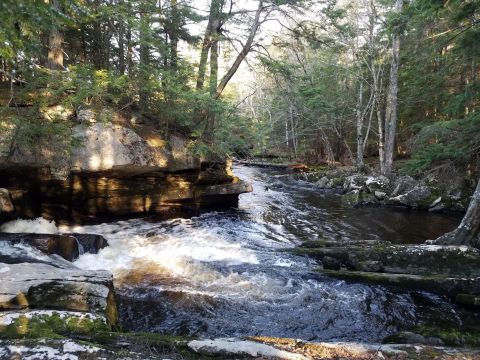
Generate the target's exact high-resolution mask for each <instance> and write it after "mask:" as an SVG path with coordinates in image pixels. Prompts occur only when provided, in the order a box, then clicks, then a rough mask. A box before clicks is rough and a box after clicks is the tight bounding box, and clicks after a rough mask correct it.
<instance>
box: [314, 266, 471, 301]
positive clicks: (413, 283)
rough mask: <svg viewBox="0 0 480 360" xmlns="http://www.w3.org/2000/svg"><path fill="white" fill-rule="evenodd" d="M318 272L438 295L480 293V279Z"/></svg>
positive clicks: (354, 272) (356, 272)
mask: <svg viewBox="0 0 480 360" xmlns="http://www.w3.org/2000/svg"><path fill="white" fill-rule="evenodd" d="M318 271H320V272H321V273H323V274H325V275H328V276H331V277H335V278H338V279H343V280H349V281H361V282H366V283H371V284H378V285H391V286H399V287H402V288H406V289H414V290H426V291H430V292H433V293H437V294H446V295H449V296H452V297H455V296H457V295H458V294H462V293H467V292H469V293H480V277H475V278H460V277H447V276H438V275H432V276H425V275H411V274H392V273H380V272H368V271H348V270H326V269H319V270H318Z"/></svg>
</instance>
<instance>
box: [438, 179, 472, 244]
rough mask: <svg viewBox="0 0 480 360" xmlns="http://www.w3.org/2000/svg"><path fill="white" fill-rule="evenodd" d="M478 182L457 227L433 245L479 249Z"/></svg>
mask: <svg viewBox="0 0 480 360" xmlns="http://www.w3.org/2000/svg"><path fill="white" fill-rule="evenodd" d="M479 235H480V181H479V182H478V183H477V188H476V189H475V192H474V193H473V195H472V199H471V200H470V205H469V206H468V209H467V212H466V213H465V216H464V217H463V219H462V222H461V223H460V225H458V227H457V228H456V229H455V230H453V231H451V232H449V233H446V234H445V235H443V236H440V237H439V238H438V239H436V240H434V241H433V243H435V244H439V245H468V246H473V247H476V248H479V249H480V236H479Z"/></svg>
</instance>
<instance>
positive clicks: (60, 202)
mask: <svg viewBox="0 0 480 360" xmlns="http://www.w3.org/2000/svg"><path fill="white" fill-rule="evenodd" d="M112 117H113V121H110V122H97V115H96V114H95V113H94V112H91V111H89V112H88V113H85V110H84V111H82V112H78V113H77V115H76V119H77V122H76V124H75V125H73V126H72V129H71V133H72V135H71V137H70V138H65V137H61V136H59V135H57V134H49V135H46V136H43V137H39V138H38V139H35V140H36V141H35V142H36V146H35V147H34V148H25V147H22V146H21V145H20V144H17V143H16V141H15V137H14V136H13V134H14V133H15V131H14V129H12V131H11V135H12V136H4V137H2V139H1V140H0V187H1V188H6V189H8V190H9V192H10V195H11V198H12V201H13V205H14V207H15V211H16V215H17V216H20V217H37V216H43V217H45V218H47V219H52V218H55V219H62V220H66V221H70V222H83V221H88V220H94V219H98V218H106V217H112V216H126V215H138V214H150V213H163V212H165V211H169V210H171V209H181V208H198V207H201V206H205V205H229V204H232V203H234V202H235V201H236V200H237V199H238V195H239V194H241V193H244V192H248V191H251V186H250V185H249V184H247V183H245V182H243V181H241V180H240V179H238V178H236V177H235V176H233V175H232V174H231V171H230V167H229V164H228V163H223V164H221V163H214V164H212V163H205V162H202V161H201V160H200V159H199V158H196V157H194V156H192V155H190V154H189V151H188V149H187V145H188V143H187V139H186V138H184V137H182V136H180V135H178V134H175V135H171V136H170V137H169V138H164V137H163V136H161V135H160V134H159V132H158V131H156V130H155V129H154V127H153V126H149V125H145V124H138V119H137V118H136V117H135V116H133V115H125V114H118V113H117V114H112ZM72 139H73V141H74V145H73V147H70V143H71V141H72Z"/></svg>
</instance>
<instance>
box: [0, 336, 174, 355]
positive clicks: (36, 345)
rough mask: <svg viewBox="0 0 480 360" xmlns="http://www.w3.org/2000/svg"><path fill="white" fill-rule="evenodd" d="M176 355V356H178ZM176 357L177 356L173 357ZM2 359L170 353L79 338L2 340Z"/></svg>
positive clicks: (0, 344) (0, 347) (0, 349)
mask: <svg viewBox="0 0 480 360" xmlns="http://www.w3.org/2000/svg"><path fill="white" fill-rule="evenodd" d="M176 355H178V354H176ZM176 355H175V356H176ZM173 358H176V357H173ZM0 359H48V360H97V359H105V360H150V359H156V360H168V359H172V357H171V356H169V355H167V354H166V355H164V356H163V355H154V354H153V353H152V352H151V351H149V350H148V349H145V351H144V352H142V353H140V352H135V351H130V350H128V349H121V351H120V350H117V351H115V350H111V349H107V348H103V347H101V346H95V345H90V344H85V343H83V342H79V341H77V340H72V339H67V340H54V339H41V340H36V339H35V340H28V339H22V340H0Z"/></svg>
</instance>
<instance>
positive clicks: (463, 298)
mask: <svg viewBox="0 0 480 360" xmlns="http://www.w3.org/2000/svg"><path fill="white" fill-rule="evenodd" d="M455 301H456V302H457V303H459V304H462V305H468V306H480V295H470V294H457V296H456V297H455Z"/></svg>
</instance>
